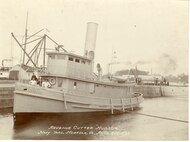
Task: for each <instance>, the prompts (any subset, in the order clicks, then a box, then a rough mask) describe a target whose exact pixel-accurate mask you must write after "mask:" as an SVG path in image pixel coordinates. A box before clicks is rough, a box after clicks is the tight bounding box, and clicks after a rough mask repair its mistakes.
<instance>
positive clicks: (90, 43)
mask: <svg viewBox="0 0 190 142" xmlns="http://www.w3.org/2000/svg"><path fill="white" fill-rule="evenodd" d="M97 29H98V24H97V23H93V22H88V23H87V31H86V41H85V49H84V56H85V57H88V58H90V59H91V60H94V50H95V47H96V35H97Z"/></svg>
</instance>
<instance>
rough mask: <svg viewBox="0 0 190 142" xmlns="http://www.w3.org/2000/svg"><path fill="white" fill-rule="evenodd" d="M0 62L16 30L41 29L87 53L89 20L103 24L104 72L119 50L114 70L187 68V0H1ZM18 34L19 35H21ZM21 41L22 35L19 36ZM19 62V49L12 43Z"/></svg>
mask: <svg viewBox="0 0 190 142" xmlns="http://www.w3.org/2000/svg"><path fill="white" fill-rule="evenodd" d="M0 2H1V4H0V60H2V59H4V58H10V57H11V32H13V33H14V34H15V35H17V36H19V35H24V29H25V23H26V15H27V11H28V13H29V18H28V30H29V34H32V33H34V32H36V31H38V30H40V29H42V28H47V29H48V30H49V31H50V32H49V33H47V34H48V35H50V36H51V37H52V38H53V39H55V40H56V41H57V42H58V43H60V44H63V45H64V47H65V49H66V50H68V51H75V53H77V54H80V55H83V51H84V43H85V34H86V23H87V22H96V23H98V24H99V26H98V34H97V44H96V52H95V63H100V64H101V66H102V68H103V73H106V72H107V68H106V67H107V64H108V63H109V62H110V61H111V57H112V51H116V56H117V59H116V61H118V62H124V63H125V62H131V63H132V64H131V65H130V64H125V65H123V64H121V65H115V66H113V70H119V69H124V68H131V67H134V66H135V64H136V63H138V64H136V65H137V67H138V68H139V69H142V70H146V71H150V70H151V68H152V71H153V73H161V74H179V73H187V72H188V1H186V0H35V1H34V0H0ZM18 38H19V37H18ZM20 39H21V38H20ZM12 49H13V56H14V60H15V63H16V61H17V60H19V56H20V48H19V47H18V46H16V43H14V42H13V48H12Z"/></svg>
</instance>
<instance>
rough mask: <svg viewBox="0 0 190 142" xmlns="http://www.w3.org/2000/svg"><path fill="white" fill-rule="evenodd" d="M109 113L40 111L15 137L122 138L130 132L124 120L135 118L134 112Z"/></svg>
mask: <svg viewBox="0 0 190 142" xmlns="http://www.w3.org/2000/svg"><path fill="white" fill-rule="evenodd" d="M124 115H125V117H124V116H123V115H121V114H115V115H111V114H107V113H98V114H97V113H96V114H95V113H88V114H86V113H78V114H65V115H56V117H55V116H52V114H51V115H46V116H43V117H42V115H39V116H38V117H35V118H33V120H32V121H30V122H28V123H25V124H24V125H18V126H16V127H15V128H14V135H13V139H48V140H49V139H56V140H58V139H65V140H81V139H87V140H90V139H104V138H106V139H118V136H121V135H128V133H129V132H128V130H127V129H126V128H125V129H123V128H122V127H121V126H122V124H123V123H127V122H129V123H130V121H132V120H133V119H132V118H133V115H128V114H124Z"/></svg>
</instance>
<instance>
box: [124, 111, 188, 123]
mask: <svg viewBox="0 0 190 142" xmlns="http://www.w3.org/2000/svg"><path fill="white" fill-rule="evenodd" d="M126 112H132V113H135V114H139V115H144V116H149V117H154V118H160V119H165V120H172V121H178V122H183V123H189V122H188V121H185V120H180V119H173V118H168V117H162V116H156V115H150V114H145V113H139V112H134V111H126Z"/></svg>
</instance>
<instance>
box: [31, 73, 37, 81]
mask: <svg viewBox="0 0 190 142" xmlns="http://www.w3.org/2000/svg"><path fill="white" fill-rule="evenodd" d="M31 80H35V81H37V80H38V79H37V77H36V75H35V74H34V73H33V75H32V77H31Z"/></svg>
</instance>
